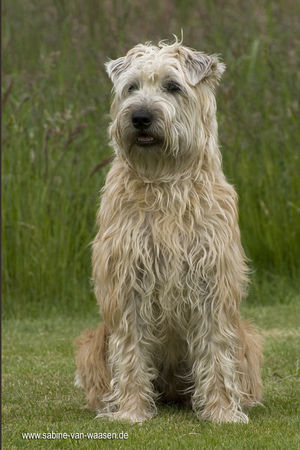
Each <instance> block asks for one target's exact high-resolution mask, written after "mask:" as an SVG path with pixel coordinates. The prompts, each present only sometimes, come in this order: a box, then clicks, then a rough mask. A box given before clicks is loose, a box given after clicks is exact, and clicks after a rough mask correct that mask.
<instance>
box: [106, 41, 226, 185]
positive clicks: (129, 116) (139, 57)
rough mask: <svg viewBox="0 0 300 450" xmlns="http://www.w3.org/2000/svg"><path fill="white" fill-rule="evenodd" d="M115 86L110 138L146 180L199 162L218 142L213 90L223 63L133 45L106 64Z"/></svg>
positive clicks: (176, 48)
mask: <svg viewBox="0 0 300 450" xmlns="http://www.w3.org/2000/svg"><path fill="white" fill-rule="evenodd" d="M106 69H107V73H108V75H109V76H110V78H111V80H112V81H113V84H114V94H115V97H114V101H113V103H112V108H111V116H112V124H111V127H110V135H111V139H112V143H113V146H114V148H115V151H116V152H117V154H119V155H120V156H121V157H122V158H123V159H125V160H126V161H127V163H128V164H130V165H131V166H132V167H134V168H135V169H136V170H137V171H138V172H139V173H140V174H141V175H144V176H147V177H149V178H153V177H154V178H155V177H162V178H163V177H164V176H166V177H168V176H169V175H170V173H173V174H174V171H176V170H177V171H178V170H180V168H182V167H183V166H184V165H186V164H188V163H193V159H195V158H197V157H198V159H199V158H201V157H202V156H201V155H202V154H203V152H204V149H205V146H206V144H207V140H208V139H209V138H210V137H213V138H216V133H217V127H216V120H215V113H216V105H215V98H214V88H215V86H216V85H217V84H218V82H219V80H220V78H221V75H222V73H223V72H224V70H225V65H224V64H223V63H221V62H220V61H219V60H218V58H217V57H216V56H214V55H212V56H208V55H206V54H204V53H201V52H197V51H195V50H192V49H189V48H187V47H183V46H182V45H181V43H180V42H178V40H176V41H175V43H173V44H171V45H168V44H165V43H164V42H162V43H160V44H159V45H158V46H154V45H150V44H145V45H137V46H136V47H134V48H133V49H131V50H130V51H129V52H128V53H127V55H126V56H124V57H121V58H118V59H117V60H113V61H109V62H108V63H107V64H106Z"/></svg>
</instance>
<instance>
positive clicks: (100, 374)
mask: <svg viewBox="0 0 300 450" xmlns="http://www.w3.org/2000/svg"><path fill="white" fill-rule="evenodd" d="M75 345H76V346H77V351H76V358H75V361H76V366H77V371H76V375H75V386H78V387H82V388H83V389H84V390H85V393H86V397H87V405H86V407H87V408H89V409H93V410H97V409H99V407H100V406H101V398H102V397H103V396H104V395H105V394H106V393H107V392H108V388H109V382H110V377H109V372H108V368H107V331H106V328H105V325H104V323H101V324H100V325H99V327H98V328H97V330H85V331H84V332H83V334H82V335H81V336H80V337H79V338H77V339H76V341H75Z"/></svg>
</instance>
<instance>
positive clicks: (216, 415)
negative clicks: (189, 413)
mask: <svg viewBox="0 0 300 450" xmlns="http://www.w3.org/2000/svg"><path fill="white" fill-rule="evenodd" d="M201 417H202V418H203V419H206V420H210V421H211V422H213V423H248V422H249V419H248V416H247V415H246V414H245V413H244V412H243V411H241V410H238V409H236V410H230V409H220V410H214V411H205V410H204V411H203V412H202V414H201Z"/></svg>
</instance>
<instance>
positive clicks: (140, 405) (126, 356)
mask: <svg viewBox="0 0 300 450" xmlns="http://www.w3.org/2000/svg"><path fill="white" fill-rule="evenodd" d="M134 303H135V302H132V303H131V305H132V304H134ZM137 317H138V314H137V313H135V312H134V311H132V312H130V311H127V312H124V313H123V317H122V318H121V320H120V322H119V323H118V325H117V326H116V327H115V328H114V330H113V331H112V332H111V334H110V337H109V341H108V365H109V368H110V372H111V383H110V395H109V396H108V397H107V398H106V404H107V407H108V410H109V411H110V413H109V416H110V418H111V419H113V420H127V421H130V422H133V423H134V422H143V421H144V420H147V419H150V418H151V417H152V416H153V415H154V414H155V412H156V407H155V402H154V398H155V394H154V389H153V384H152V381H153V380H154V378H155V377H156V376H157V374H156V369H155V368H154V364H153V362H152V357H153V353H152V352H151V342H149V339H148V337H147V330H146V329H145V328H146V327H145V326H143V325H142V324H137V321H138V319H137Z"/></svg>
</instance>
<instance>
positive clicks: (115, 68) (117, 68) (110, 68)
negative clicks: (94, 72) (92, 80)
mask: <svg viewBox="0 0 300 450" xmlns="http://www.w3.org/2000/svg"><path fill="white" fill-rule="evenodd" d="M129 65H130V60H129V58H128V57H126V56H122V57H121V58H118V59H114V60H110V61H108V62H107V63H105V69H106V72H107V74H108V76H109V78H110V79H111V81H112V82H113V83H115V82H116V81H117V79H118V78H119V76H120V75H121V73H122V72H124V71H125V70H126V69H127V67H129Z"/></svg>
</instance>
